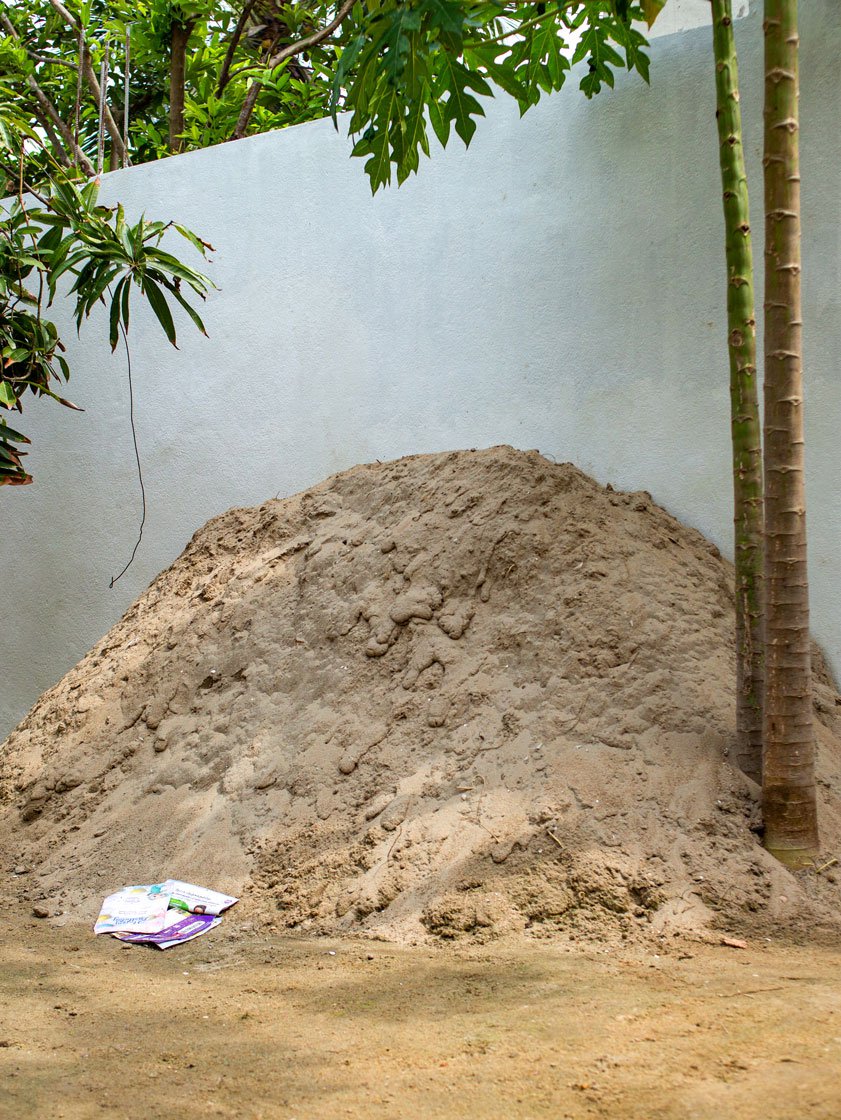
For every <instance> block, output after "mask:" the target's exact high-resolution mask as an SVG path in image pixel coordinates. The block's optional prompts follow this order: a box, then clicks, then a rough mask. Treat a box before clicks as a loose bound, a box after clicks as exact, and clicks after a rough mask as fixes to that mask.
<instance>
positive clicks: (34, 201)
mask: <svg viewBox="0 0 841 1120" xmlns="http://www.w3.org/2000/svg"><path fill="white" fill-rule="evenodd" d="M45 160H46V161H47V162H49V160H50V154H49V152H48V151H47V150H46V149H45V146H44V145H43V143H42V142H41V141H40V138H39V136H38V134H37V132H36V131H35V130H34V129H32V128H31V127H30V126H29V125H28V123H27V122H26V121H25V119H21V117H20V116H19V115H16V114H15V111H14V110H13V109H10V108H8V106H5V107H3V106H2V102H0V165H2V167H3V170H4V171H5V173H6V175H7V178H8V179H10V180H13V179H16V180H17V187H18V189H17V192H16V194H15V196H14V198H13V199H12V200H11V202H9V203H7V205H6V209H5V211H4V212H3V214H2V218H1V219H0V409H3V410H6V411H10V410H14V411H17V412H22V411H23V402H24V398H25V396H26V394H27V393H28V392H29V393H32V394H34V395H35V396H39V397H43V396H47V397H52V398H53V399H54V400H56V401H58V402H59V403H60V404H63V405H66V406H67V407H70V408H74V407H75V406H74V405H73V404H72V403H71V402H70V401H69V400H67V399H66V398H65V397H64V396H62V395H61V392H60V390H61V387H62V386H63V384H64V383H65V382H67V381H68V380H69V378H70V369H69V366H68V363H67V360H66V358H65V357H64V354H63V351H64V347H63V345H62V342H61V339H60V338H59V334H58V330H57V328H56V326H55V324H54V323H53V322H52V321H50V320H49V319H48V318H46V317H45V312H46V310H47V308H48V307H49V305H50V303H51V302H52V300H53V299H54V298H55V296H56V294H57V293H58V292H59V290H61V291H62V292H63V293H64V292H65V291H66V292H67V294H68V295H69V297H70V298H71V299H73V300H74V302H75V318H76V325H77V328H80V327H81V325H82V322H83V321H84V320H85V319H86V318H87V317H88V316H89V315H90V313H91V311H92V310H93V309H94V307H95V306H96V305H97V304H103V305H105V306H107V307H108V312H109V334H110V342H111V348H112V350H113V349H114V348H115V347H116V345H117V343H118V341H119V339H120V336H121V334H124V333H125V332H127V331H128V328H129V322H130V315H131V296H132V293H133V292H137V293H139V295H140V296H141V297H142V299H144V300H145V301H146V302H147V303H148V304H149V306H150V307H151V309H152V311H153V312H154V314H155V316H156V318H157V320H158V322H159V323H160V325H161V327H162V328H163V330H164V332H165V334H166V336H167V338H168V339H169V341H170V342H171V343H172V344H173V345H176V343H177V337H176V329H175V322H174V319H173V315H172V310H171V307H170V303H171V302H173V301H174V302H175V303H177V304H179V305H180V306H181V307H183V308H184V310H185V311H186V313H187V314H188V315H189V317H190V318H191V319H192V321H193V322H194V323H195V325H196V326H197V327H198V329H199V330H201V331H202V332H203V333H204V324H203V323H202V320H201V318H200V316H199V314H198V313H197V311H196V310H195V308H194V306H193V305H192V304H191V303H190V301H189V299H188V298H187V295H188V294H192V295H195V296H198V297H199V298H201V299H203V298H204V297H205V295H206V293H207V291H208V289H209V287H210V282H209V281H208V280H207V278H206V277H205V276H203V275H202V274H201V273H200V272H198V271H197V270H196V269H193V268H191V267H189V266H188V265H186V264H184V263H183V262H181V261H180V260H179V259H178V258H177V257H176V256H174V255H173V254H172V253H171V252H170V251H169V250H168V249H167V248H164V246H163V244H162V242H163V241H164V238H165V235H166V234H167V232H168V231H169V230H173V231H174V232H175V233H177V234H180V235H181V236H182V237H184V238H186V239H187V241H189V242H190V244H191V245H192V246H193V247H194V248H195V249H197V250H198V251H199V252H200V253H201V254H202V256H205V255H206V253H207V251H208V250H209V249H210V248H211V246H209V245H208V244H207V243H206V242H203V241H201V240H200V239H199V238H198V237H196V235H195V234H193V233H192V232H191V231H189V230H187V229H185V228H183V227H182V226H178V225H174V224H173V223H164V222H159V221H148V220H147V219H146V218H145V217H141V218H140V219H139V220H138V221H136V222H134V223H129V222H128V221H127V220H126V216H125V213H124V212H123V209H122V207H121V206H118V207H116V208H111V207H106V206H103V205H101V204H100V203H99V202H98V199H97V195H98V190H99V183H98V181H97V180H91V181H88V182H84V181H83V180H79V179H76V178H74V177H73V176H72V175H71V174H70V173H68V172H67V171H65V170H63V169H62V168H60V167H59V166H58V165H57V164H55V163H52V164H50V169H51V175H50V178H49V180H48V181H47V182H46V183H44V182H41V183H40V184H39V186H38V187H34V186H33V185H32V184H31V182H30V172H31V171H32V166H31V165H32V164H33V162H34V163H35V164H36V165H37V167H38V168H40V167H41V166H42V165H43V162H44V161H45ZM28 442H29V441H28V440H27V439H26V437H25V436H23V435H22V434H21V433H20V432H18V431H17V430H16V429H13V428H11V427H10V426H9V425H8V423H7V422H6V420H5V419H3V418H2V416H0V485H3V484H17V485H21V484H25V483H28V482H30V481H31V477H30V475H29V474H28V472H27V471H26V469H25V468H24V466H23V464H22V462H21V457H22V455H24V454H25V452H24V451H23V450H22V445H23V444H25V443H28Z"/></svg>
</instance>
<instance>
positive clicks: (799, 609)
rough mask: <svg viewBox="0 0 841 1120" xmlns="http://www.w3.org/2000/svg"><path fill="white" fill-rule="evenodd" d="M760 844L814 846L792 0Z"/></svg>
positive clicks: (769, 256)
mask: <svg viewBox="0 0 841 1120" xmlns="http://www.w3.org/2000/svg"><path fill="white" fill-rule="evenodd" d="M764 27H765V159H764V166H765V534H766V543H765V549H766V559H765V587H766V666H765V671H766V691H765V754H764V774H763V789H762V807H763V816H764V821H765V846H766V848H768V850H769V851H770V852H771V853H772V854H773V855H775V856H776V857H777V858H778V859H780V860H782V862H783V863H786V864H789V865H790V866H804V865H805V864H808V863H810V862H811V861H812V859H814V857H815V855H816V854H817V850H818V825H817V806H816V796H815V773H814V769H815V732H814V726H813V722H812V682H811V659H810V649H809V585H808V576H807V571H806V496H805V487H804V480H803V459H804V456H803V449H804V439H803V366H802V353H801V336H802V327H803V324H802V321H801V303H800V156H799V143H798V134H799V127H800V126H799V109H798V99H799V92H800V90H799V73H798V48H799V39H798V34H797V0H765V24H764Z"/></svg>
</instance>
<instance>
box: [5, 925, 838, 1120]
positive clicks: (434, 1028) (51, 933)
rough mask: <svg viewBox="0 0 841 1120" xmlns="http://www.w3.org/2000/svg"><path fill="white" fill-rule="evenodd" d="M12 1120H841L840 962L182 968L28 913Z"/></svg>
mask: <svg viewBox="0 0 841 1120" xmlns="http://www.w3.org/2000/svg"><path fill="white" fill-rule="evenodd" d="M0 953H2V962H3V963H2V974H0V986H1V987H2V993H1V994H0V1115H2V1116H4V1117H15V1118H26V1117H39V1118H40V1117H46V1116H51V1117H62V1118H65V1120H83V1118H84V1120H87V1118H88V1117H104V1116H110V1117H116V1118H126V1120H129V1118H132V1120H133V1118H135V1117H138V1116H141V1115H142V1116H145V1117H150V1118H153V1120H154V1118H158V1117H160V1118H164V1117H165V1118H167V1120H169V1117H171V1116H172V1115H173V1114H178V1112H179V1111H180V1110H181V1109H183V1108H184V1107H185V1106H189V1105H199V1107H200V1108H201V1109H202V1111H203V1112H206V1113H208V1114H209V1115H211V1116H222V1117H236V1118H238V1120H239V1118H242V1120H275V1118H278V1120H280V1118H282V1120H322V1118H324V1120H328V1118H329V1120H334V1118H336V1120H342V1118H345V1117H350V1118H353V1120H357V1118H359V1120H361V1118H363V1117H364V1118H366V1120H379V1118H381V1120H386V1118H388V1120H392V1118H395V1120H396V1118H403V1117H412V1118H414V1117H418V1118H423V1120H427V1118H428V1120H433V1118H434V1120H437V1118H446V1120H460V1118H462V1117H464V1118H467V1117H470V1120H482V1118H487V1120H503V1118H505V1120H507V1118H509V1117H510V1118H512V1120H526V1118H532V1117H533V1118H538V1117H541V1118H542V1117H552V1118H553V1120H562V1118H578V1117H610V1118H611V1120H630V1118H634V1120H724V1118H738V1120H752V1118H756V1120H760V1118H761V1120H794V1118H795V1117H796V1118H798V1120H799V1118H800V1117H804V1116H805V1117H809V1118H814V1120H818V1118H823V1117H825V1118H827V1120H830V1118H831V1120H835V1118H837V1117H838V1116H839V1115H841V950H839V949H833V948H826V947H803V946H784V945H781V944H772V943H769V942H750V943H749V945H748V948H747V949H746V950H742V949H733V948H728V947H725V946H721V945H714V944H701V943H697V942H688V941H682V942H681V943H680V944H677V942H675V943H674V944H669V945H668V947H667V948H664V949H663V951H662V952H660V953H659V954H657V953H655V952H654V951H653V950H651V949H647V950H642V949H636V950H626V951H624V952H623V953H617V952H615V951H614V950H609V951H608V950H606V949H602V950H599V949H598V948H592V947H591V948H580V947H577V946H575V945H570V944H569V943H562V942H552V941H547V942H545V943H542V944H531V945H529V944H522V943H520V944H517V945H511V946H509V947H504V946H503V947H500V946H498V945H496V946H493V947H491V948H489V947H487V946H483V947H473V948H467V947H464V946H460V947H453V948H429V947H422V948H417V947H414V948H413V947H401V946H395V945H390V944H384V943H382V942H379V941H371V940H357V941H328V940H311V941H301V940H291V939H289V938H288V937H286V936H284V935H282V934H280V933H276V932H271V931H264V930H261V929H258V928H257V927H256V926H255V925H254V924H253V923H252V922H250V921H249V915H248V911H247V910H245V909H242V908H240V909H238V910H235V911H233V912H232V913H231V914H230V915H229V916H228V917H227V918H226V919H225V922H224V923H223V925H222V926H221V927H220V928H219V929H218V930H216V931H213V932H212V933H211V934H209V935H207V936H206V937H204V938H203V939H201V940H198V941H195V942H192V943H191V944H189V945H185V946H182V947H181V948H180V949H173V950H170V951H168V952H166V953H161V952H156V951H153V950H147V949H142V948H140V947H137V946H132V947H128V946H123V945H121V944H120V943H118V942H117V941H114V940H112V939H110V938H99V939H94V938H93V936H92V935H91V934H90V932H89V930H88V929H87V928H85V927H84V926H81V925H79V924H76V923H74V924H69V925H66V926H64V927H63V928H58V927H55V926H53V925H51V924H50V923H49V922H45V921H37V920H35V919H34V918H32V917H30V916H29V911H28V909H25V910H21V909H18V910H17V911H16V912H13V913H12V914H11V915H10V916H7V919H6V920H4V923H3V927H2V930H0Z"/></svg>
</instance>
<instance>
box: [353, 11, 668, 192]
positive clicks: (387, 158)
mask: <svg viewBox="0 0 841 1120" xmlns="http://www.w3.org/2000/svg"><path fill="white" fill-rule="evenodd" d="M641 18H642V9H641V8H640V6H639V4H637V3H631V2H630V0H581V2H572V3H570V2H568V0H556V2H555V3H544V2H540V3H524V4H523V3H513V2H512V3H506V2H499V3H493V2H487V0H381V2H379V3H374V4H371V3H369V4H368V7H367V9H363V8H362V6H361V5H359V6H357V8H355V9H354V13H353V19H354V28H353V31H352V33H351V32H350V29H349V33H348V35H347V36H346V42H345V43H344V46H343V47H342V49H341V53H340V57H339V61H338V65H337V66H336V70H335V77H334V81H333V95H332V102H331V111H332V113H333V116H334V120H335V115H336V112H337V111H338V109H339V108H345V109H349V110H350V111H351V114H352V115H351V120H350V130H351V133H352V134H353V135H355V136H356V137H357V139H356V143H355V145H354V149H353V154H354V155H356V156H361V157H363V158H364V159H365V161H366V162H365V170H366V172H367V174H368V177H369V179H370V182H371V188H372V190H373V191H376V190H377V188H378V187H381V186H384V185H386V184H387V183H390V182H391V179H392V175H395V176H396V178H397V182H398V183H402V182H403V181H404V180H405V179H406V178H407V177H408V176H409V175H410V174H411V173H412V172H414V171H417V169H418V166H419V163H420V155H421V153H423V154H424V155H429V151H430V148H429V135H428V129H429V128H431V129H432V131H433V132H434V133H435V135H436V137H437V139H438V141H439V143H440V144H441V145H446V144H447V142H448V140H449V138H450V135H451V132H455V133H456V134H457V135H458V136H459V137H460V139H461V140H462V141H463V142H464V144H465V145H468V144H469V143H470V141H471V139H472V137H473V135H474V133H475V131H476V125H477V119H478V118H479V117H481V116H483V115H484V109H483V107H482V102H481V100H480V98H485V97H492V96H494V87H496V88H498V89H501V90H503V91H504V92H505V93H507V94H509V95H510V96H511V97H514V98H515V99H516V101H517V103H518V105H519V107H520V111H521V113H524V112H526V110H527V109H529V108H531V106H533V105H536V104H537V102H538V101H539V100H540V98H541V96H543V95H544V94H547V93H552V92H554V91H556V90H559V89H561V87H562V86H563V85H564V83H565V82H566V80H567V76H568V74H569V72H570V69H571V67H572V66H574V65H575V64H577V63H581V64H582V70H583V74H582V77H581V79H580V82H579V85H580V88H581V90H582V91H583V92H584V94H585V95H586V96H587V97H593V96H594V95H595V94H597V93H598V92H599V91H600V90H601V89H602V87H603V86H605V85H607V86H610V87H612V86H613V84H614V80H615V79H614V73H615V71H616V70H617V69H620V68H627V69H629V70H634V69H635V70H637V71H638V72H639V73H640V74H641V75H642V77H643V78H645V79H646V80H647V79H648V56H647V55H646V53H645V51H644V48H645V46H646V41H645V38H644V36H643V35H642V34H641V33H640V32H639V31H638V30H637V29H636V27H634V26H633V21H635V20H639V19H641Z"/></svg>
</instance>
